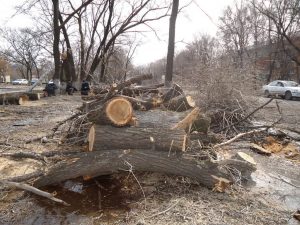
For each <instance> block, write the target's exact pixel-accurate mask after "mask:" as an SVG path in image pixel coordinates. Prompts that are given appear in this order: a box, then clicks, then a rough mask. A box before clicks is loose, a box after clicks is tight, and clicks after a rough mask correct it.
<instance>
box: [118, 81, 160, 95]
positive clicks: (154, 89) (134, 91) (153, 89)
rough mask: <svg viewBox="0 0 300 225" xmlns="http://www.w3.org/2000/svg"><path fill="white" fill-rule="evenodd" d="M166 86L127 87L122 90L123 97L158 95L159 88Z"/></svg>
mask: <svg viewBox="0 0 300 225" xmlns="http://www.w3.org/2000/svg"><path fill="white" fill-rule="evenodd" d="M163 86H164V84H155V85H151V86H134V87H126V88H124V89H123V90H122V95H126V96H129V97H135V96H139V95H143V94H150V93H151V94H158V93H159V90H158V88H160V87H163Z"/></svg>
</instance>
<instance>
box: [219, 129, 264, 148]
mask: <svg viewBox="0 0 300 225" xmlns="http://www.w3.org/2000/svg"><path fill="white" fill-rule="evenodd" d="M263 131H266V129H260V130H252V131H249V132H245V133H240V134H238V135H236V136H235V137H233V138H231V139H229V140H228V141H225V142H222V143H220V144H216V145H214V148H220V147H222V146H225V145H229V144H231V143H232V142H234V141H236V140H237V139H239V138H242V137H244V136H247V135H252V134H256V133H260V132H263Z"/></svg>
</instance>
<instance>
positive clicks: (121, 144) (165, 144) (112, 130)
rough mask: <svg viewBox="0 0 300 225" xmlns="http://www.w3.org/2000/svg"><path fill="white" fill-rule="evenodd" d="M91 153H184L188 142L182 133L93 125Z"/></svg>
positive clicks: (159, 129) (179, 131)
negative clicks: (114, 150) (115, 150)
mask: <svg viewBox="0 0 300 225" xmlns="http://www.w3.org/2000/svg"><path fill="white" fill-rule="evenodd" d="M94 127H95V138H94V143H91V144H93V145H94V148H93V151H101V150H109V149H148V150H154V151H158V150H161V151H167V152H168V151H171V152H181V151H182V150H183V151H185V149H186V147H187V145H188V140H187V136H186V134H185V132H184V131H182V130H170V129H165V128H139V127H123V128H116V127H111V126H99V125H95V126H94Z"/></svg>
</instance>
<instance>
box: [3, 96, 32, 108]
mask: <svg viewBox="0 0 300 225" xmlns="http://www.w3.org/2000/svg"><path fill="white" fill-rule="evenodd" d="M28 100H29V97H28V96H27V95H24V94H23V93H6V94H2V95H0V105H6V104H12V105H24V103H25V102H26V101H28Z"/></svg>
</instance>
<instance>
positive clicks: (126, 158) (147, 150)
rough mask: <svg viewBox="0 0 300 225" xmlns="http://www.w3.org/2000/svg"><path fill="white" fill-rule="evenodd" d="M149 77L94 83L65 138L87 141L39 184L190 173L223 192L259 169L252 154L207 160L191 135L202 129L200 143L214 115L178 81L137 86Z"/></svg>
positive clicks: (68, 141)
mask: <svg viewBox="0 0 300 225" xmlns="http://www.w3.org/2000/svg"><path fill="white" fill-rule="evenodd" d="M148 79H152V75H142V76H138V77H134V78H131V79H129V80H127V81H124V82H122V83H118V84H112V85H111V86H107V87H93V88H92V94H91V95H89V96H84V97H82V99H83V100H84V103H83V105H82V107H81V108H80V113H78V114H76V116H73V117H72V121H71V123H70V124H71V125H70V127H69V129H68V132H66V135H64V136H63V138H62V139H61V144H65V145H67V146H70V145H74V144H76V145H83V146H84V148H83V150H82V152H78V153H74V154H69V155H68V156H67V157H66V158H65V159H64V160H62V161H61V162H59V163H58V164H56V165H55V166H52V167H50V168H49V169H48V171H47V173H45V174H44V175H43V176H41V177H39V178H38V179H37V180H36V181H35V183H34V185H35V186H37V187H40V186H45V185H49V184H54V183H58V182H61V181H64V180H67V179H71V178H76V177H81V176H82V177H84V178H85V179H90V178H92V177H96V176H100V175H106V174H112V173H115V172H118V171H120V170H125V171H133V170H137V171H150V172H160V173H167V174H174V175H179V176H186V177H190V178H193V179H195V180H196V181H198V182H199V183H201V184H202V185H204V186H207V187H209V188H213V189H214V190H216V191H220V192H222V191H224V190H225V189H226V187H227V186H228V185H230V184H231V183H233V182H235V181H236V180H241V179H242V178H247V177H248V176H249V174H251V172H253V171H254V170H255V164H254V163H253V162H252V161H251V160H248V159H247V157H244V158H241V157H239V158H233V159H227V160H222V161H216V160H212V159H211V158H210V157H206V158H205V160H204V158H203V157H201V156H203V152H202V150H199V148H195V146H194V145H193V141H191V136H195V132H196V133H197V134H199V137H202V138H200V140H198V142H197V143H199V144H200V142H201V140H202V139H203V140H207V136H208V129H209V125H210V119H209V118H208V117H206V116H205V115H203V113H201V110H200V109H199V108H198V107H196V105H195V101H194V100H193V98H192V97H191V96H186V95H185V94H184V92H183V90H182V89H181V87H180V86H179V85H177V84H174V85H173V86H172V87H170V88H166V87H164V86H163V85H162V84H156V85H151V86H137V85H134V84H139V83H141V82H142V81H143V80H148ZM192 132H194V133H193V135H191V133H192ZM193 139H195V138H193ZM208 139H209V138H208ZM200 146H201V144H200ZM232 171H237V172H236V173H233V172H232ZM244 175H245V176H244ZM246 176H247V177H246Z"/></svg>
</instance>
